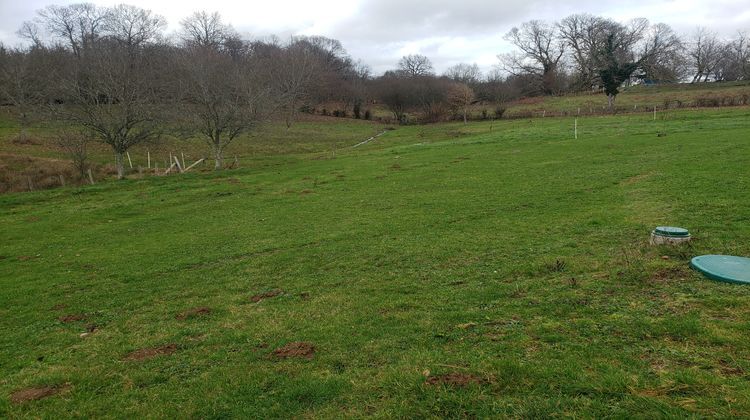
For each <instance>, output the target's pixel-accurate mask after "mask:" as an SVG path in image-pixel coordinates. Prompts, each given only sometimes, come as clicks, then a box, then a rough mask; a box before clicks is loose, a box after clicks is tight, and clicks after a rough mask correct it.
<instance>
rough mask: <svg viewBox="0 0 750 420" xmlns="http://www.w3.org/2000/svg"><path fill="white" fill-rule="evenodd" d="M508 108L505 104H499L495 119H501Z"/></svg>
mask: <svg viewBox="0 0 750 420" xmlns="http://www.w3.org/2000/svg"><path fill="white" fill-rule="evenodd" d="M505 111H506V108H505V107H504V106H502V105H501V106H497V107H496V108H495V119H497V120H499V119H501V118H503V115H505Z"/></svg>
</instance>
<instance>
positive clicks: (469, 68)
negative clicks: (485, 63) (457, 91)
mask: <svg viewBox="0 0 750 420" xmlns="http://www.w3.org/2000/svg"><path fill="white" fill-rule="evenodd" d="M444 76H445V77H447V78H449V79H451V80H453V81H454V82H460V83H465V84H468V85H474V84H477V83H479V81H480V80H481V79H482V71H481V70H479V66H478V65H477V64H476V63H474V64H466V63H458V64H456V65H454V66H451V67H448V70H446V71H445V73H444Z"/></svg>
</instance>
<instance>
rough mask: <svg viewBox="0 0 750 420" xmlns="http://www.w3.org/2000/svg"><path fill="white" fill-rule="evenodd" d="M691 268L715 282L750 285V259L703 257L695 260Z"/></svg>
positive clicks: (721, 256) (722, 256) (727, 256)
mask: <svg viewBox="0 0 750 420" xmlns="http://www.w3.org/2000/svg"><path fill="white" fill-rule="evenodd" d="M690 266H691V267H693V268H694V269H696V270H698V271H700V272H701V273H703V274H704V275H705V276H706V277H708V278H710V279H713V280H718V281H725V282H728V283H742V284H750V258H744V257H733V256H731V255H701V256H700V257H695V258H693V259H692V261H690Z"/></svg>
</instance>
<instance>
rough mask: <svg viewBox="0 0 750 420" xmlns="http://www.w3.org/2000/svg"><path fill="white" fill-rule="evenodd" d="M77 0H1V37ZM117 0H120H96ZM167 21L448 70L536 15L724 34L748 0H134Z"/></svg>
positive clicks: (739, 23) (105, 1)
mask: <svg viewBox="0 0 750 420" xmlns="http://www.w3.org/2000/svg"><path fill="white" fill-rule="evenodd" d="M71 3H77V2H76V1H65V0H61V1H57V2H52V1H46V0H0V41H2V42H3V43H5V44H10V45H15V44H17V43H18V42H19V40H18V38H17V37H16V35H15V31H16V30H17V29H18V28H19V27H20V25H21V23H22V22H23V21H25V20H30V19H32V18H33V17H34V16H35V11H36V10H38V9H41V8H43V7H44V6H46V5H48V4H71ZM92 3H95V4H98V5H105V6H111V5H114V4H118V3H122V1H109V0H93V1H92ZM126 3H129V4H133V5H135V6H139V7H143V8H146V9H151V10H153V11H154V12H156V13H158V14H161V15H163V16H164V17H166V18H167V21H168V22H169V31H174V30H176V29H177V27H178V26H179V22H180V20H182V19H183V18H184V17H186V16H188V15H189V14H191V13H192V12H194V11H197V10H207V11H209V12H212V11H218V12H219V13H221V15H222V16H223V18H224V20H225V21H226V22H227V23H230V24H232V26H234V28H235V29H237V30H238V31H239V32H240V33H241V34H243V35H245V36H248V37H262V36H267V35H270V34H276V35H278V36H280V37H282V38H286V37H289V36H291V35H324V36H328V37H331V38H336V39H338V40H340V41H341V42H342V43H343V45H344V47H345V48H346V49H347V50H348V51H349V53H350V54H351V55H352V56H353V57H354V58H355V59H362V60H363V61H364V62H365V63H367V64H369V65H370V66H371V67H372V68H373V70H374V72H375V73H376V74H378V73H382V72H383V71H385V70H388V69H390V68H393V67H395V65H396V63H397V61H398V59H399V58H400V57H401V56H403V55H406V54H415V53H419V54H424V55H427V56H428V57H430V59H431V60H432V61H433V63H434V64H435V68H436V69H437V70H438V71H439V72H442V71H443V70H444V69H446V68H447V67H449V66H451V65H453V64H456V63H459V62H467V63H477V64H479V65H480V67H481V68H482V69H483V70H489V69H491V68H492V66H493V65H495V64H496V63H497V61H498V60H497V54H498V53H501V52H507V51H509V49H510V46H509V45H508V44H507V42H505V41H504V40H503V35H504V34H505V33H506V32H507V31H508V30H510V29H511V28H512V27H513V26H514V25H518V24H520V23H522V22H524V21H526V20H530V19H544V20H557V19H560V18H562V17H564V16H567V15H569V14H573V13H581V12H588V13H592V14H596V15H600V16H607V17H611V18H614V19H616V20H619V21H626V20H628V19H631V18H635V17H645V18H647V19H649V20H650V21H652V22H654V23H656V22H664V23H667V24H669V25H671V26H672V27H673V28H674V29H675V30H677V31H678V32H680V33H683V34H690V33H692V32H693V31H694V30H695V28H696V27H697V26H705V27H707V28H709V29H711V30H714V31H716V32H718V33H719V34H720V35H723V36H727V37H728V36H732V35H733V34H734V33H735V32H736V31H737V30H744V31H747V32H750V1H748V0H710V1H708V0H651V1H643V0H641V1H620V2H609V1H606V0H604V1H602V0H575V1H570V0H558V1H550V0H493V1H486V0H485V1H483V0H429V1H427V0H425V1H410V0H335V1H330V0H276V1H273V0H271V1H269V0H263V1H258V0H244V1H236V0H211V1H206V0H131V1H126Z"/></svg>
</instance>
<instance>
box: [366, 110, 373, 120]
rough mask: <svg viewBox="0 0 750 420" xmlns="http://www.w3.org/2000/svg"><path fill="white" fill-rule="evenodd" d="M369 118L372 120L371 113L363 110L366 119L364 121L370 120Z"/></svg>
mask: <svg viewBox="0 0 750 420" xmlns="http://www.w3.org/2000/svg"><path fill="white" fill-rule="evenodd" d="M371 118H372V113H371V112H370V110H369V109H366V110H365V119H366V120H369V119H371Z"/></svg>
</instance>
